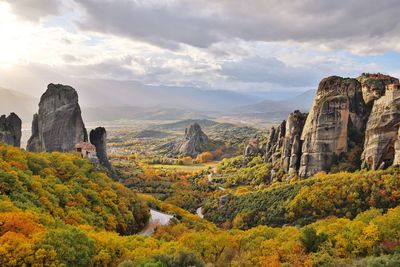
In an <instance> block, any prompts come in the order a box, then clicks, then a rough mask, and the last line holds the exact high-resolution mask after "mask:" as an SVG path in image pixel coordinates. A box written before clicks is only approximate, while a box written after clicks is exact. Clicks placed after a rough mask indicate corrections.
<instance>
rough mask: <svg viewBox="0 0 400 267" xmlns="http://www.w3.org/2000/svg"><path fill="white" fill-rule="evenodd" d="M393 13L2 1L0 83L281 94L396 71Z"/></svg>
mask: <svg viewBox="0 0 400 267" xmlns="http://www.w3.org/2000/svg"><path fill="white" fill-rule="evenodd" d="M398 10H400V1H398V0H380V1H376V0H348V1H331V0H290V1H289V0H287V1H285V0H279V1H277V0H249V1H243V0H218V1H216V0H101V1H100V0H0V87H6V88H11V89H15V90H19V91H22V92H25V93H28V94H36V92H37V90H39V91H43V89H42V88H43V86H44V85H45V84H48V83H50V82H56V83H58V82H63V81H67V80H68V81H71V80H73V79H78V78H85V79H89V80H93V81H99V80H117V81H138V82H140V83H143V84H145V85H155V86H158V85H160V86H177V87H182V88H185V87H195V88H201V89H207V90H216V89H224V90H232V91H239V92H257V91H277V92H279V91H282V92H287V91H305V90H308V89H315V88H316V86H317V85H318V82H319V81H320V80H321V79H322V78H323V77H326V76H330V75H339V76H345V77H356V76H358V75H359V74H361V73H362V72H378V71H379V72H381V73H386V74H390V75H393V76H396V77H400V64H398V63H399V60H400V53H399V52H400V18H399V16H398ZM38 87H42V88H40V89H37V88H38Z"/></svg>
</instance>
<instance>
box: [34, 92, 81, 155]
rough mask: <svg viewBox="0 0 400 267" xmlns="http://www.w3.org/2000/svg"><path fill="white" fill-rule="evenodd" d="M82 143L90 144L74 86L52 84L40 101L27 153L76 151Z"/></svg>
mask: <svg viewBox="0 0 400 267" xmlns="http://www.w3.org/2000/svg"><path fill="white" fill-rule="evenodd" d="M81 141H87V132H86V129H85V125H84V123H83V120H82V117H81V109H80V107H79V104H78V94H77V92H76V91H75V89H74V88H72V87H70V86H66V85H61V84H49V85H48V87H47V91H46V92H45V93H44V94H43V95H42V97H41V98H40V103H39V112H38V114H37V115H35V116H34V118H33V121H32V136H31V138H30V139H29V141H28V145H27V150H29V151H34V152H39V151H48V152H51V151H73V150H74V146H75V144H77V143H79V142H81Z"/></svg>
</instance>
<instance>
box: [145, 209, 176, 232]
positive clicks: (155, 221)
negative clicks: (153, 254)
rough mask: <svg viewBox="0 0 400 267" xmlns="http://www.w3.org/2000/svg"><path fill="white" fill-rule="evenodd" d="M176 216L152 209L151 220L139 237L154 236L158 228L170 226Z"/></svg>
mask: <svg viewBox="0 0 400 267" xmlns="http://www.w3.org/2000/svg"><path fill="white" fill-rule="evenodd" d="M173 217H174V216H172V215H169V214H166V213H162V212H159V211H156V210H152V209H150V219H149V222H148V223H147V225H146V226H145V227H144V229H143V230H142V231H140V232H139V235H145V236H151V235H152V234H154V232H155V230H156V228H157V226H160V225H168V224H169V222H170V221H171V219H172V218H173Z"/></svg>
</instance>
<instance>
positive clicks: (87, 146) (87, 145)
mask: <svg viewBox="0 0 400 267" xmlns="http://www.w3.org/2000/svg"><path fill="white" fill-rule="evenodd" d="M75 148H76V149H77V148H82V149H85V150H96V147H95V146H94V145H92V144H91V143H88V142H80V143H78V144H76V145H75Z"/></svg>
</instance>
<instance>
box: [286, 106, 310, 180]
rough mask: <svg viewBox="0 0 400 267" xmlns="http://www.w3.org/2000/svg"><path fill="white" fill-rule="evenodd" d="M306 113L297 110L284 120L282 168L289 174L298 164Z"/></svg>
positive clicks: (294, 170)
mask: <svg viewBox="0 0 400 267" xmlns="http://www.w3.org/2000/svg"><path fill="white" fill-rule="evenodd" d="M306 118H307V114H304V113H301V112H300V111H299V110H296V111H294V112H293V113H290V114H289V117H288V119H287V122H286V130H285V137H284V140H283V146H282V160H283V162H282V168H283V170H284V171H285V172H289V174H296V173H297V170H298V169H299V166H300V157H301V143H302V142H301V140H300V136H301V133H302V131H303V127H304V123H305V121H306Z"/></svg>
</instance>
